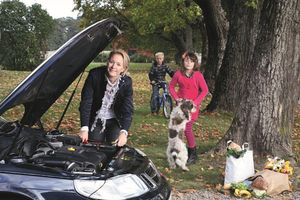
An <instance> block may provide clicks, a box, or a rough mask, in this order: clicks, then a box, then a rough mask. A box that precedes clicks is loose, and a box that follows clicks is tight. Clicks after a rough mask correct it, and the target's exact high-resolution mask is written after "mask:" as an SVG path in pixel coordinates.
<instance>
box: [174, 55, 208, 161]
mask: <svg viewBox="0 0 300 200" xmlns="http://www.w3.org/2000/svg"><path fill="white" fill-rule="evenodd" d="M182 65H183V68H182V69H181V70H177V71H176V73H175V74H174V76H173V78H172V80H171V82H170V93H171V95H172V97H173V98H174V99H175V101H178V100H180V99H189V100H192V101H193V102H194V104H195V105H196V106H197V111H196V112H194V113H192V117H191V121H189V122H188V123H187V125H186V128H185V131H184V133H185V136H186V139H187V146H188V161H187V164H188V165H190V164H194V163H195V162H196V160H197V158H198V157H197V152H196V142H195V136H194V133H193V124H194V122H195V121H196V120H197V118H198V115H199V109H200V105H201V102H202V100H203V99H204V97H205V96H206V95H207V93H208V87H207V84H206V82H205V80H204V77H203V75H202V73H201V72H200V71H198V70H197V69H198V58H197V56H196V54H195V53H192V52H185V53H184V54H183V55H182ZM176 86H178V90H175V87H176Z"/></svg>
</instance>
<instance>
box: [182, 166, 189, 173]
mask: <svg viewBox="0 0 300 200" xmlns="http://www.w3.org/2000/svg"><path fill="white" fill-rule="evenodd" d="M182 170H183V171H186V172H188V171H190V169H189V168H187V166H184V167H182Z"/></svg>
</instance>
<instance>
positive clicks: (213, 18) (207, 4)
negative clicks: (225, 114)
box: [194, 0, 228, 91]
mask: <svg viewBox="0 0 300 200" xmlns="http://www.w3.org/2000/svg"><path fill="white" fill-rule="evenodd" d="M194 1H195V2H196V3H197V4H198V5H199V6H200V8H201V9H202V12H203V18H204V22H205V26H206V30H207V38H208V58H207V65H206V66H205V71H204V77H205V80H206V82H207V85H208V87H209V90H210V91H213V87H214V83H215V79H216V77H217V74H218V71H219V68H220V66H221V63H222V59H223V55H224V50H225V46H226V40H227V31H228V22H227V19H226V17H225V13H224V11H223V9H222V6H221V1H220V0H194Z"/></svg>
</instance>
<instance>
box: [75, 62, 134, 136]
mask: <svg viewBox="0 0 300 200" xmlns="http://www.w3.org/2000/svg"><path fill="white" fill-rule="evenodd" d="M106 72H107V68H106V67H105V66H104V67H98V68H95V69H92V70H91V71H90V72H89V75H88V77H87V79H86V81H85V83H84V86H83V89H82V92H81V102H80V107H79V111H80V121H81V126H88V127H89V128H91V126H92V124H93V123H94V120H95V117H96V112H97V111H98V110H99V109H100V108H101V105H102V98H103V97H104V93H105V90H106V84H107V80H106V78H105V74H106ZM132 95H133V89H132V79H131V78H130V77H129V76H127V75H124V76H122V77H121V80H120V83H119V90H118V92H117V93H116V96H115V99H114V102H113V105H112V106H113V110H114V112H115V115H116V119H117V121H118V123H119V125H120V128H121V129H125V130H127V131H128V129H129V127H130V125H131V122H132V115H133V98H132Z"/></svg>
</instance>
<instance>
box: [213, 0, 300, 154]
mask: <svg viewBox="0 0 300 200" xmlns="http://www.w3.org/2000/svg"><path fill="white" fill-rule="evenodd" d="M257 30H258V31H257V38H256V42H255V47H254V51H253V56H252V59H251V60H250V61H249V62H248V63H247V64H246V67H245V68H244V72H245V76H243V78H244V83H245V84H243V85H240V87H239V90H240V91H241V97H240V98H241V101H240V103H239V105H237V106H238V108H237V111H236V113H235V116H234V119H233V122H232V124H231V127H230V128H229V130H228V131H227V133H226V134H225V136H224V138H223V139H222V140H221V141H220V142H219V145H218V147H219V148H220V147H223V148H224V147H225V144H226V141H227V140H228V139H233V140H234V141H236V142H237V143H239V144H242V143H243V142H249V143H250V146H251V147H252V148H253V150H254V152H256V153H259V154H262V155H265V154H271V155H274V156H275V155H276V156H292V143H291V133H292V128H293V123H294V113H295V109H296V107H297V102H298V98H299V69H300V66H299V65H300V0H289V1H282V0H264V1H263V4H262V10H261V15H260V20H259V24H258V29H257ZM244 63H246V62H244Z"/></svg>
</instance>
